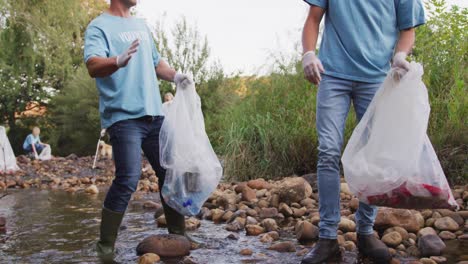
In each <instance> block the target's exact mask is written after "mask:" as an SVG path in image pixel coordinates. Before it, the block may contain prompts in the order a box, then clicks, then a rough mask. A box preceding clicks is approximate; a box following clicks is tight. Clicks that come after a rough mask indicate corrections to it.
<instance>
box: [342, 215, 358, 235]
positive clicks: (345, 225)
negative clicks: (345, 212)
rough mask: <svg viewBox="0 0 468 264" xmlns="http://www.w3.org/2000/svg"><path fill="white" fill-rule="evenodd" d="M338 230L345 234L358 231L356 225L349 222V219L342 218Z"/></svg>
mask: <svg viewBox="0 0 468 264" xmlns="http://www.w3.org/2000/svg"><path fill="white" fill-rule="evenodd" d="M338 229H340V230H341V231H343V232H354V231H355V230H356V223H354V222H353V221H351V220H349V219H348V218H345V217H341V220H340V223H339V224H338Z"/></svg>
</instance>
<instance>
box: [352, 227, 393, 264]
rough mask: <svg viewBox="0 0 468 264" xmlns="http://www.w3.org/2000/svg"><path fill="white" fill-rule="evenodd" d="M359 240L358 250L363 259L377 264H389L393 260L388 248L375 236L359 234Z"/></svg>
mask: <svg viewBox="0 0 468 264" xmlns="http://www.w3.org/2000/svg"><path fill="white" fill-rule="evenodd" d="M357 240H358V241H357V242H358V243H357V246H358V250H359V253H360V254H361V255H362V257H367V258H369V260H371V261H372V262H373V263H376V264H387V263H390V261H391V260H392V256H391V255H390V252H389V251H388V247H387V246H386V245H385V244H384V243H383V242H382V241H380V239H378V238H377V237H376V236H374V234H370V235H359V234H358V235H357Z"/></svg>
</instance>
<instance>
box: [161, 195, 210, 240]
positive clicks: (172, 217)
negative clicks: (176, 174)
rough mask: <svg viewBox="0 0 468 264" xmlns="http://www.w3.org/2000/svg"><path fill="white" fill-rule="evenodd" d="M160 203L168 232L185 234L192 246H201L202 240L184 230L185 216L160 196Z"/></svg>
mask: <svg viewBox="0 0 468 264" xmlns="http://www.w3.org/2000/svg"><path fill="white" fill-rule="evenodd" d="M161 203H162V205H163V209H164V215H165V216H166V223H167V230H168V231H169V234H175V235H181V236H185V237H186V238H187V239H188V240H189V241H190V243H191V244H192V248H200V247H203V246H204V244H203V242H200V241H198V240H196V239H195V238H193V237H192V236H190V235H189V234H187V232H186V231H185V216H183V215H181V214H180V213H179V212H177V211H176V210H174V209H173V208H172V207H170V206H169V205H167V204H166V202H165V201H164V199H163V198H162V197H161Z"/></svg>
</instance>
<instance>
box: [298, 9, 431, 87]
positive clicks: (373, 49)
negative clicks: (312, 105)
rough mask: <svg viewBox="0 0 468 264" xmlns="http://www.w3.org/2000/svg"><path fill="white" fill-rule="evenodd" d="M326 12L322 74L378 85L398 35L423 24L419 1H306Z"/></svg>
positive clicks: (385, 71)
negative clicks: (402, 31)
mask: <svg viewBox="0 0 468 264" xmlns="http://www.w3.org/2000/svg"><path fill="white" fill-rule="evenodd" d="M305 1H306V2H307V3H309V4H310V5H315V6H319V7H321V8H323V9H325V10H326V11H325V31H324V33H323V38H322V43H321V45H320V52H319V59H320V60H321V61H322V64H323V67H324V68H325V74H327V75H330V76H334V77H337V78H342V79H347V80H352V81H361V82H370V83H377V82H382V81H383V80H384V79H385V76H386V75H387V72H388V70H389V69H390V60H391V58H392V55H393V51H394V49H395V46H396V43H397V41H398V37H399V32H400V30H403V29H408V28H412V27H416V26H419V25H421V24H424V23H425V16H424V7H423V3H422V1H421V0H371V1H369V0H352V1H351V0H305Z"/></svg>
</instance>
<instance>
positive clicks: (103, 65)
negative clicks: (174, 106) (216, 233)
mask: <svg viewBox="0 0 468 264" xmlns="http://www.w3.org/2000/svg"><path fill="white" fill-rule="evenodd" d="M136 4H137V0H112V1H111V3H110V8H109V10H107V11H106V12H104V13H103V14H102V15H100V16H99V17H97V18H96V19H94V20H93V21H92V22H91V23H90V24H89V26H88V28H87V29H86V33H85V47H84V59H85V62H86V66H87V68H88V71H89V74H90V75H91V77H93V78H96V83H97V88H98V90H99V111H100V115H101V125H102V127H103V128H106V129H107V131H108V133H109V135H110V140H111V143H112V147H113V148H112V150H113V155H114V160H115V179H114V180H113V182H112V185H111V187H110V189H109V191H108V193H107V196H106V198H105V201H104V206H103V209H102V220H101V227H100V239H99V241H98V244H97V251H98V253H99V255H100V256H102V257H105V258H106V259H107V258H108V257H110V258H111V257H112V256H113V252H114V245H115V241H116V239H117V233H118V229H119V226H120V224H121V222H122V218H123V216H124V213H125V210H126V208H127V205H128V202H129V200H130V198H131V195H132V193H133V192H135V190H136V188H137V185H138V180H139V178H140V175H141V150H142V149H143V152H144V153H145V155H146V157H147V158H148V160H149V162H150V163H151V166H152V167H153V169H154V170H155V171H156V175H157V176H158V178H159V185H160V189H162V185H163V184H164V176H165V170H164V168H162V167H161V165H160V162H159V131H160V129H161V125H162V122H163V119H164V117H163V114H162V103H161V97H160V92H159V87H158V80H157V77H159V78H161V79H163V80H166V81H171V82H172V81H173V82H175V83H176V84H179V83H182V82H193V80H192V78H191V77H190V76H188V75H185V74H181V73H177V72H176V71H175V70H174V69H172V68H171V67H169V65H168V64H167V63H166V62H165V61H163V60H162V59H161V58H160V55H159V53H158V51H157V50H156V47H155V43H154V40H153V37H152V34H151V32H150V30H149V29H148V27H147V26H146V24H145V21H144V20H143V19H138V18H135V17H132V16H131V15H130V8H131V7H133V6H135V5H136ZM161 200H162V204H163V208H164V214H165V216H166V220H167V224H168V229H169V232H170V233H175V234H180V235H185V219H184V216H183V215H180V214H179V213H177V212H176V211H175V210H173V209H172V208H170V207H169V206H167V205H166V203H165V202H164V200H163V199H161Z"/></svg>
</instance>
